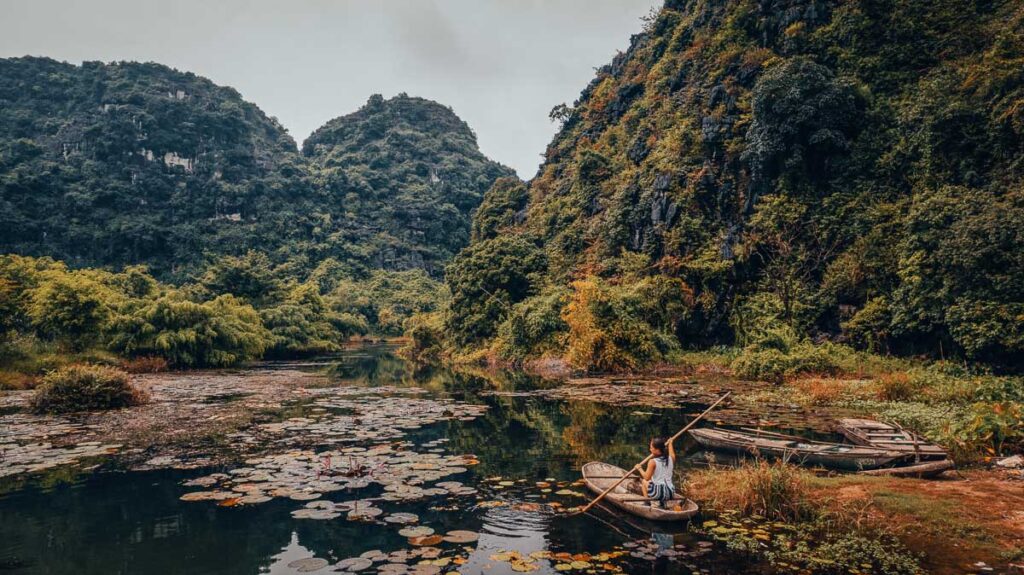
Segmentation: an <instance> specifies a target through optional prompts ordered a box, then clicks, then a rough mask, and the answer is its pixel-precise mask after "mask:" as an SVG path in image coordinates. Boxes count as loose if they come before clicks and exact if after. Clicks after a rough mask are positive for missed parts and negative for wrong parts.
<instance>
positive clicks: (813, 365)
mask: <svg viewBox="0 0 1024 575" xmlns="http://www.w3.org/2000/svg"><path fill="white" fill-rule="evenodd" d="M847 353H849V351H848V350H846V349H844V348H842V346H837V345H832V344H822V345H814V344H812V343H801V344H797V345H795V346H792V347H790V348H788V349H783V350H780V349H777V348H773V347H769V348H764V347H761V346H756V345H755V346H748V347H746V348H745V349H744V350H743V352H742V353H740V355H739V356H737V357H736V359H734V360H733V362H732V365H731V367H732V370H733V372H734V373H735V374H736V375H737V376H739V377H742V378H744V379H751V380H763V381H770V382H773V383H782V382H783V381H785V380H786V379H787V378H791V377H795V376H798V375H807V374H814V375H835V374H837V373H839V372H840V371H841V370H840V367H839V366H840V361H841V357H842V356H843V355H845V354H847Z"/></svg>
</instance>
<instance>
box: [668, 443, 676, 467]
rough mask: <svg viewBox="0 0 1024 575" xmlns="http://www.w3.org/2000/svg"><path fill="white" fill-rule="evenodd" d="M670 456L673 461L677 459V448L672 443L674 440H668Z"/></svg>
mask: <svg viewBox="0 0 1024 575" xmlns="http://www.w3.org/2000/svg"><path fill="white" fill-rule="evenodd" d="M668 456H669V457H670V458H671V459H672V463H675V461H676V448H675V447H674V446H673V445H672V442H671V441H669V442H668Z"/></svg>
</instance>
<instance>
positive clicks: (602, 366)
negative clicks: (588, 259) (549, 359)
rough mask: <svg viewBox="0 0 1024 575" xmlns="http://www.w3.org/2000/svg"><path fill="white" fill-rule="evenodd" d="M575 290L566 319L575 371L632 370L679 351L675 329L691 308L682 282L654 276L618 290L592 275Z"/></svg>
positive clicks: (568, 349) (569, 357) (568, 355)
mask: <svg viewBox="0 0 1024 575" xmlns="http://www.w3.org/2000/svg"><path fill="white" fill-rule="evenodd" d="M572 287H573V291H572V294H571V295H570V297H569V303H568V304H567V305H566V306H565V309H564V311H563V312H562V319H563V320H564V321H565V323H566V325H568V327H569V330H568V334H567V337H566V355H565V357H566V359H567V360H568V361H569V363H570V364H571V365H573V366H574V367H576V368H578V369H583V370H592V371H611V372H615V371H630V370H634V369H637V368H640V367H643V366H644V365H647V364H649V363H651V362H653V361H658V360H661V359H664V358H665V357H666V356H667V355H668V354H669V353H671V352H674V351H677V350H678V349H679V343H678V340H677V339H676V337H675V329H676V328H677V326H678V324H679V323H680V322H682V321H683V320H684V319H685V318H686V317H687V315H688V313H689V310H690V306H692V294H691V292H690V290H689V288H687V287H686V285H685V284H683V283H682V282H681V281H679V280H676V279H672V278H667V277H664V276H653V277H648V278H643V279H640V280H638V281H635V282H633V283H628V284H620V285H615V284H610V283H608V282H607V281H605V280H602V279H600V278H598V277H594V276H591V277H588V278H586V279H582V280H579V281H576V282H574V283H573V285H572Z"/></svg>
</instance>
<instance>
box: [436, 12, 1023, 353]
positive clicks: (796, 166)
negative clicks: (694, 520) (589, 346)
mask: <svg viewBox="0 0 1024 575" xmlns="http://www.w3.org/2000/svg"><path fill="white" fill-rule="evenodd" d="M1022 61H1024V11H1022V9H1021V7H1020V6H1019V5H1018V4H1014V3H1010V2H970V1H963V0H942V1H940V2H924V1H918V0H853V1H844V2H837V1H826V0H761V1H758V2H745V1H738V0H713V1H704V0H693V1H681V0H670V1H669V2H667V3H666V5H665V6H664V8H663V9H662V10H661V11H660V13H659V14H658V15H657V17H656V18H653V19H652V20H651V21H649V22H648V24H647V26H646V30H645V31H644V32H643V33H642V34H639V35H637V36H635V37H633V38H632V40H631V42H630V45H629V49H628V50H627V51H626V52H624V53H621V54H619V55H618V56H617V57H616V58H615V59H614V60H613V61H612V62H611V64H609V65H608V66H605V67H603V68H601V69H600V70H599V71H598V73H597V75H596V77H595V78H594V80H593V81H592V82H591V83H590V85H589V86H587V87H586V89H585V90H584V91H583V92H582V94H581V96H580V98H579V100H578V101H577V102H575V104H574V105H573V106H571V107H565V108H561V109H556V112H555V113H553V117H556V118H559V119H560V120H561V121H562V122H563V126H562V129H561V131H560V132H559V133H558V135H557V136H556V137H555V138H554V140H553V141H552V143H551V144H550V146H549V147H548V149H547V152H546V162H545V163H544V165H543V166H542V167H541V169H540V172H539V173H538V175H537V177H536V178H535V179H534V180H533V181H532V182H530V185H529V190H528V195H529V201H528V205H527V207H526V209H525V214H526V217H525V221H522V223H513V224H510V225H508V226H507V227H506V229H505V233H506V234H518V235H519V236H520V237H521V238H525V239H528V240H529V241H530V242H532V243H533V244H534V245H536V246H537V247H538V249H542V250H543V252H544V254H545V256H546V261H547V262H548V263H547V267H546V271H545V272H544V273H543V274H542V276H541V277H539V278H537V277H536V276H534V277H535V280H534V285H533V287H532V290H530V291H528V292H523V291H520V292H519V293H521V294H523V293H525V294H526V295H524V296H520V297H525V298H526V299H531V298H539V299H538V300H537V301H540V300H541V299H543V298H547V297H550V296H549V295H545V294H551V293H554V292H553V291H552V290H553V288H552V287H551V286H564V287H568V286H569V284H570V283H571V282H572V281H574V280H578V279H581V278H586V277H596V278H602V279H603V280H606V281H610V282H611V283H613V284H615V283H617V282H618V283H621V282H626V281H631V280H629V279H627V278H629V277H631V274H632V275H635V274H633V272H632V271H631V272H629V273H626V272H624V271H623V270H624V269H627V268H628V269H633V267H631V266H627V265H625V264H624V262H626V261H627V260H628V261H630V262H635V261H636V258H635V257H634V256H640V257H642V258H643V260H644V261H646V262H647V267H646V272H645V273H647V274H649V275H651V276H659V277H671V278H678V279H681V280H682V281H683V282H684V283H685V285H686V286H688V288H689V289H692V290H693V294H694V299H693V307H692V309H691V312H690V313H689V314H687V317H686V319H685V320H681V321H677V322H676V321H673V322H671V324H670V325H659V326H655V327H656V328H657V329H658V330H665V331H668V332H669V333H671V334H672V335H673V336H674V337H676V338H677V339H678V340H679V341H680V342H682V343H683V344H684V345H686V344H693V343H714V342H733V341H739V342H740V343H744V342H745V341H747V340H749V337H750V334H751V333H752V330H753V329H754V328H753V327H752V326H764V325H767V324H777V325H785V326H786V327H787V329H792V330H794V331H795V332H796V333H798V334H802V336H803V337H816V338H822V337H829V338H834V339H839V340H842V341H848V342H854V343H857V344H858V345H862V346H866V347H876V348H887V349H891V350H903V351H933V350H937V349H938V346H939V345H943V346H944V349H945V350H946V352H947V353H948V352H949V350H950V349H956V350H959V351H961V352H964V353H966V354H968V355H974V356H986V357H997V356H998V357H1001V358H1003V359H1004V360H1005V359H1007V358H1009V357H1011V356H1014V355H1015V354H1018V353H1020V352H1021V351H1024V345H1022V342H1024V321H1022V320H1021V319H1020V318H1021V317H1022V316H1020V315H1019V314H1020V312H1021V310H1024V283H1022V282H1021V281H1019V280H1015V279H1011V278H1010V276H1009V275H1007V274H1006V273H1005V272H1004V271H1003V270H1005V269H1008V268H1013V269H1017V270H1021V269H1024V268H1022V264H1024V261H1022V260H1021V258H1020V257H1018V256H1017V255H1011V253H1015V252H1018V251H1019V250H1020V247H1024V243H1022V242H1024V237H1022V236H1024V231H1022V229H1024V219H1022V213H1021V205H1022V201H1024V199H1022V195H1021V177H1022V173H1024V172H1022V167H1021V166H1024V164H1022V162H1021V160H1022V159H1024V149H1022V141H1024V140H1022V135H1024V112H1022V110H1024V107H1022V104H1024V90H1022V77H1021V75H1020V73H1019V69H1020V68H1019V65H1020V63H1021V62H1022ZM495 193H497V194H507V189H498V190H496V192H495ZM492 203H495V202H492ZM505 221H514V220H513V219H510V218H508V217H506V218H505ZM999 222H1001V223H999ZM996 228H998V229H1001V230H1002V232H1001V235H1000V237H999V239H996V238H995V237H993V234H994V233H995V232H994V230H995V229H996ZM954 231H956V233H954ZM492 235H494V234H492ZM967 236H973V237H975V238H980V237H988V238H989V239H990V240H991V241H993V242H994V243H995V244H997V245H999V246H1000V248H999V249H997V250H988V249H986V250H984V251H985V252H986V253H989V254H991V255H992V256H993V258H994V259H993V260H992V261H991V262H986V261H983V260H982V259H981V258H980V257H979V256H978V255H977V254H972V251H973V250H975V249H978V247H979V245H980V240H968V239H966V238H967ZM489 241H500V240H498V239H488V238H484V237H481V238H479V239H478V240H477V241H475V242H474V244H473V246H472V247H471V250H475V251H476V252H485V251H487V249H486V246H485V245H483V244H485V243H486V242H489ZM975 244H979V245H975ZM971 246H973V247H971ZM939 254H942V255H939ZM980 278H985V279H984V280H981V279H980ZM491 291H493V290H491ZM542 292H543V293H542ZM529 294H533V295H532V296H531V295H529ZM481 297H484V296H481ZM469 299H472V296H470V297H469ZM523 301H524V302H525V300H523ZM516 303H517V302H516V301H510V302H509V301H506V302H505V304H516ZM535 303H536V302H525V303H523V304H522V305H523V306H524V308H523V309H527V308H529V307H530V306H531V305H534V304H535ZM459 305H460V304H459V303H458V302H457V303H456V308H458V306H459ZM497 309H507V308H504V307H500V306H499V307H498V308H497ZM982 309H985V310H988V311H987V312H984V313H983V312H982V311H981V310H982ZM512 315H515V314H512ZM985 315H987V316H988V317H989V318H993V319H992V321H994V322H995V324H998V326H999V329H1000V330H1001V331H1003V332H1004V333H1006V334H1014V335H1009V336H1006V337H1002V336H1000V337H987V336H982V335H981V334H982V332H984V331H985V329H984V328H983V327H982V326H983V324H985V321H988V320H983V319H982V317H983V316H985ZM506 317H507V314H504V313H502V314H498V317H495V318H492V320H491V321H493V322H495V325H497V324H500V323H501V322H502V321H505V318H506ZM555 317H556V318H557V314H556V316H555ZM556 323H557V322H556ZM995 324H994V325H995ZM497 329H498V328H497V327H495V328H494V329H493V330H490V333H496V332H497ZM563 329H564V327H563ZM487 331H488V330H484V332H487ZM872 333H874V334H876V335H870V334H872Z"/></svg>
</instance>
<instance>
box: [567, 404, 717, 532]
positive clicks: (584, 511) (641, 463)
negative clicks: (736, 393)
mask: <svg viewBox="0 0 1024 575" xmlns="http://www.w3.org/2000/svg"><path fill="white" fill-rule="evenodd" d="M731 393H732V392H731V391H727V392H726V393H725V395H723V396H722V397H719V398H718V401H716V402H714V403H712V404H711V406H710V407H708V408H707V409H705V410H704V413H702V414H700V415H698V416H697V418H696V419H694V420H693V421H691V422H690V423H687V424H686V427H684V428H682V429H680V430H679V433H677V434H675V435H673V436H672V438H671V439H669V440H668V441H666V442H665V443H666V444H668V443H671V442H673V441H675V440H676V439H677V438H678V437H679V436H680V435H682V434H684V433H686V432H687V431H689V430H690V428H691V427H693V424H694V423H697V422H698V421H700V420H701V419H703V418H704V416H705V415H707V414H709V413H711V410H712V409H714V408H716V407H718V404H719V403H722V402H723V401H725V398H727V397H729V395H730V394H731ZM652 457H654V455H653V454H652V455H648V456H647V457H645V458H644V460H643V461H641V462H640V463H637V464H636V465H635V466H633V469H630V470H629V471H627V472H626V474H625V475H623V476H622V477H621V478H619V480H618V481H616V482H615V485H612V486H611V487H609V488H608V489H605V490H604V493H602V494H600V495H598V496H597V498H596V499H594V500H593V501H591V502H590V503H588V504H587V505H586V506H585V507H583V509H580V510H579V511H577V512H576V514H578V513H586V512H587V511H588V510H589V509H590V508H591V507H593V506H594V505H595V504H597V502H598V501H600V500H602V499H604V496H605V495H608V494H609V493H611V492H612V490H613V489H615V488H616V487H618V486H619V485H620V484H621V483H622V482H623V481H625V480H626V478H627V477H629V476H630V475H631V474H632V473H633V472H634V471H636V470H637V468H638V467H642V466H643V464H644V463H647V462H648V461H650V459H651V458H652ZM574 515H575V514H574Z"/></svg>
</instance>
